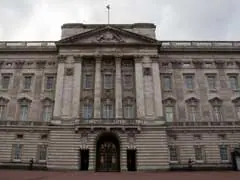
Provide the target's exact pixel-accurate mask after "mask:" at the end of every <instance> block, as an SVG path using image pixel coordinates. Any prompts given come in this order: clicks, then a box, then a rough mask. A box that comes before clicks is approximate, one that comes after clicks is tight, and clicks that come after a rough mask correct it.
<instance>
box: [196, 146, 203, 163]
mask: <svg viewBox="0 0 240 180" xmlns="http://www.w3.org/2000/svg"><path fill="white" fill-rule="evenodd" d="M194 151H195V160H196V161H203V160H204V150H203V147H202V146H194Z"/></svg>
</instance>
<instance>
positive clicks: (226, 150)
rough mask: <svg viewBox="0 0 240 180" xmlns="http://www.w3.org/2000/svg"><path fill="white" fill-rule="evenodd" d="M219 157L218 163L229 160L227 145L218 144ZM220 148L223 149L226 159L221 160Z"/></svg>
mask: <svg viewBox="0 0 240 180" xmlns="http://www.w3.org/2000/svg"><path fill="white" fill-rule="evenodd" d="M218 147H219V157H220V161H221V162H229V160H230V157H229V155H230V154H229V145H226V144H220V145H219V146H218ZM222 147H225V153H226V154H225V157H227V159H223V158H222V157H223V156H222V153H221V148H222Z"/></svg>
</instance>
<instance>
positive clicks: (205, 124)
mask: <svg viewBox="0 0 240 180" xmlns="http://www.w3.org/2000/svg"><path fill="white" fill-rule="evenodd" d="M166 125H167V126H168V127H169V128H189V127H203V128H204V127H220V128H229V127H230V128H235V127H238V128H240V121H198V122H193V121H175V122H172V123H166Z"/></svg>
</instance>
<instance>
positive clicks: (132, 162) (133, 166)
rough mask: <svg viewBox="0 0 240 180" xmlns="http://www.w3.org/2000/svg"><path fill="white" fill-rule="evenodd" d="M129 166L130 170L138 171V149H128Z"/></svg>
mask: <svg viewBox="0 0 240 180" xmlns="http://www.w3.org/2000/svg"><path fill="white" fill-rule="evenodd" d="M127 168H128V171H136V169H137V168H136V150H135V149H128V150H127Z"/></svg>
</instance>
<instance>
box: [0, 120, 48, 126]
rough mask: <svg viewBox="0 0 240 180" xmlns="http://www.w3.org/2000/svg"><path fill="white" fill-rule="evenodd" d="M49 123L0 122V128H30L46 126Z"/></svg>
mask: <svg viewBox="0 0 240 180" xmlns="http://www.w3.org/2000/svg"><path fill="white" fill-rule="evenodd" d="M48 125H49V122H44V121H0V127H1V126H2V127H6V126H10V127H22V126H24V127H28V126H29V127H31V126H33V127H34V126H48Z"/></svg>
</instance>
